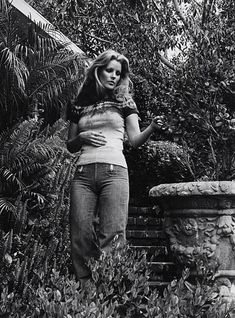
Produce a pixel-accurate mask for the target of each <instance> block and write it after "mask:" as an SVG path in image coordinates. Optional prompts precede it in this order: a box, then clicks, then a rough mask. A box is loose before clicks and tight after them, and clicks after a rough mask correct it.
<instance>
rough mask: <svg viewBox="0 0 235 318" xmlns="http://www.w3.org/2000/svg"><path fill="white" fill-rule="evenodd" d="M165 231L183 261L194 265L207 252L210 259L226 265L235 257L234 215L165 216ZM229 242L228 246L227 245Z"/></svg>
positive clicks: (221, 265)
mask: <svg viewBox="0 0 235 318" xmlns="http://www.w3.org/2000/svg"><path fill="white" fill-rule="evenodd" d="M165 231H166V233H167V234H168V235H169V238H170V245H171V250H172V252H173V254H174V255H175V257H176V258H177V259H178V260H179V261H180V262H181V263H182V264H184V265H188V266H194V265H195V264H196V262H197V260H198V259H199V258H200V257H202V256H204V257H207V258H208V263H210V264H211V265H212V264H218V265H219V267H220V268H222V269H225V268H226V269H227V268H229V265H230V264H232V263H234V260H235V219H234V217H232V216H231V215H223V216H219V217H216V218H208V217H206V218H188V217H187V218H180V217H173V218H171V217H166V218H165ZM226 246H227V247H226Z"/></svg>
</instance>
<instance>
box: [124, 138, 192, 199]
mask: <svg viewBox="0 0 235 318" xmlns="http://www.w3.org/2000/svg"><path fill="white" fill-rule="evenodd" d="M124 153H125V156H126V159H127V164H128V167H129V176H130V194H131V197H132V198H134V199H135V204H138V202H139V203H140V204H142V205H143V204H144V203H145V204H149V199H148V192H149V190H150V188H151V187H153V186H155V185H157V184H161V183H168V182H182V181H191V180H193V178H194V175H193V173H194V172H193V170H192V162H191V159H190V151H187V150H186V149H185V148H183V147H182V146H179V145H177V144H176V143H174V142H170V141H149V142H147V143H145V144H144V145H143V146H141V147H139V148H138V149H134V148H132V147H130V145H129V144H128V143H126V144H125V148H124Z"/></svg>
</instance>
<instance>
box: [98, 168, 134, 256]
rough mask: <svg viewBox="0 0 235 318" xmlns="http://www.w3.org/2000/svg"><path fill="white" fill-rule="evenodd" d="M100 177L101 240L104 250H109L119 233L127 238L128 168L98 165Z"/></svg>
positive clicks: (123, 238) (121, 236) (121, 238)
mask: <svg viewBox="0 0 235 318" xmlns="http://www.w3.org/2000/svg"><path fill="white" fill-rule="evenodd" d="M98 175H99V178H100V194H99V223H100V224H99V225H100V226H99V242H100V247H101V249H103V250H109V249H110V247H111V242H112V240H113V239H114V237H115V236H117V235H118V237H119V240H121V241H125V239H126V225H127V218H128V203H129V180H128V171H127V169H126V168H124V167H121V166H117V165H110V164H100V165H98Z"/></svg>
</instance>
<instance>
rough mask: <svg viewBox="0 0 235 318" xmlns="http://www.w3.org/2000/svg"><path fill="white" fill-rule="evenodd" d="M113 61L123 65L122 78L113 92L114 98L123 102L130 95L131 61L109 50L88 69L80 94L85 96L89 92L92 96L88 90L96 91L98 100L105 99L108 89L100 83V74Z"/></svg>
mask: <svg viewBox="0 0 235 318" xmlns="http://www.w3.org/2000/svg"><path fill="white" fill-rule="evenodd" d="M112 60H115V61H118V62H119V63H120V64H121V76H120V80H119V82H118V83H117V86H116V87H115V89H114V90H113V92H112V95H113V97H114V98H115V99H116V100H118V101H123V100H124V99H126V98H127V97H128V96H129V95H130V93H129V90H130V87H129V86H130V79H129V73H130V69H129V61H128V59H127V58H126V57H125V56H124V55H122V54H119V53H117V52H116V51H113V50H107V51H104V52H103V53H101V54H100V55H99V56H98V57H97V58H96V59H95V60H94V61H93V63H92V64H91V65H90V66H89V67H88V69H87V71H86V75H85V79H84V82H83V85H82V87H81V88H80V90H79V94H82V93H83V95H84V93H85V92H84V90H85V91H87V94H92V92H91V91H88V90H90V89H95V92H94V93H95V94H96V97H97V99H100V98H102V97H104V95H105V93H106V89H105V88H104V86H103V85H102V83H101V82H100V79H99V74H100V72H101V70H102V69H103V68H105V67H106V66H107V65H108V64H109V62H110V61H112Z"/></svg>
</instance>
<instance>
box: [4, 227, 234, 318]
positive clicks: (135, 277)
mask: <svg viewBox="0 0 235 318" xmlns="http://www.w3.org/2000/svg"><path fill="white" fill-rule="evenodd" d="M15 239H16V236H15V235H14V234H13V232H11V233H8V234H7V235H5V236H2V240H1V242H2V245H1V248H0V257H1V263H0V265H1V271H0V273H1V274H0V278H1V282H2V285H1V288H0V293H1V299H0V313H1V315H5V316H7V317H23V318H24V317H25V318H26V317H52V318H53V317H55V318H57V317H61V318H62V317H67V318H70V317H78V318H80V317H90V318H92V317H96V318H97V317H99V318H121V317H122V318H124V317H132V318H137V317H140V318H141V317H142V318H145V317H146V318H151V317H158V318H173V317H174V318H175V317H179V318H184V317H185V318H186V317H187V318H189V317H192V318H194V317H198V318H212V317H213V318H214V317H217V318H222V317H223V318H225V317H229V315H228V314H229V312H232V310H233V308H234V307H233V304H229V303H227V302H226V301H225V300H223V299H222V298H221V297H220V296H219V290H218V288H217V286H216V285H215V284H214V282H210V281H202V282H201V283H197V284H196V285H194V284H192V283H190V282H189V281H188V277H189V271H188V270H186V271H184V272H183V275H182V277H181V278H180V279H178V280H174V281H172V282H171V283H170V284H169V285H168V286H167V288H166V289H165V290H164V292H163V294H160V293H159V292H158V290H157V289H153V287H150V286H149V283H148V278H149V273H150V271H149V266H148V263H147V260H146V256H145V254H144V253H141V252H139V253H137V252H135V251H134V250H133V249H132V248H130V247H129V246H122V247H120V246H117V244H114V246H113V249H112V250H111V251H110V252H108V253H103V254H102V255H101V257H100V259H98V260H91V261H90V267H91V269H92V271H93V275H92V276H93V280H92V281H87V282H86V284H85V286H84V285H83V288H81V285H80V283H79V282H76V281H75V278H74V276H73V275H71V274H69V271H68V267H67V264H66V262H64V261H62V260H61V259H60V257H61V255H62V254H61V253H60V252H58V250H57V251H56V250H55V249H54V250H53V251H52V250H51V249H50V246H48V248H47V249H46V247H45V246H44V248H45V250H44V251H42V249H41V247H42V246H41V245H40V244H38V243H37V246H36V248H35V246H34V247H33V246H30V247H28V251H27V252H26V249H27V248H25V245H26V241H25V237H24V236H22V237H20V240H21V243H22V245H24V249H23V248H21V253H20V252H19V251H18V253H17V252H15V247H14V243H13V242H14V240H15ZM26 239H28V237H27V238H26ZM11 243H13V244H12V246H10V245H11ZM65 244H66V243H65ZM22 252H23V253H22ZM55 253H56V257H55ZM62 253H63V251H62ZM10 254H11V255H12V259H11V257H10ZM26 254H28V255H26ZM51 255H52V258H53V259H54V261H53V262H51V261H50V258H51ZM42 256H43V257H42ZM17 257H20V258H21V260H20V261H19V258H18V260H17V261H16V259H17ZM66 257H69V255H67V256H66ZM61 261H62V263H61ZM59 263H60V264H59ZM61 265H62V267H61ZM10 277H11V279H10ZM212 284H213V285H212Z"/></svg>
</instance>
